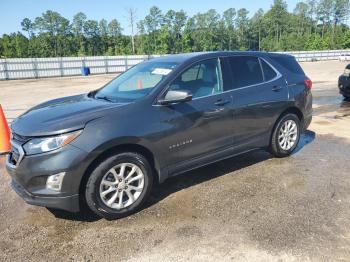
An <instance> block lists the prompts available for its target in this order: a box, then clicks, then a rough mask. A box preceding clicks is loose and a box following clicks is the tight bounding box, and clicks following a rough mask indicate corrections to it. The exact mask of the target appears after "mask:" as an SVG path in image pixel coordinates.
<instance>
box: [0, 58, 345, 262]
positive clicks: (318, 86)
mask: <svg viewBox="0 0 350 262" xmlns="http://www.w3.org/2000/svg"><path fill="white" fill-rule="evenodd" d="M302 66H303V67H304V69H305V71H306V72H307V74H308V75H309V76H310V77H311V78H312V79H313V81H314V87H313V94H314V120H313V123H312V125H311V126H310V128H309V130H308V131H307V132H306V134H304V135H303V137H302V140H301V142H300V144H299V147H298V150H297V152H296V153H295V154H294V155H293V156H291V157H289V158H286V159H274V158H271V156H270V155H269V154H267V153H265V152H263V151H257V152H252V153H249V154H245V155H243V156H239V157H234V158H232V159H228V160H225V161H222V162H219V163H217V164H213V165H210V166H208V167H205V168H201V169H198V170H196V171H192V172H189V173H186V174H184V175H181V176H179V177H176V178H172V179H170V180H168V181H167V182H166V183H165V184H163V185H162V187H161V188H158V189H157V190H155V192H153V194H152V197H151V200H150V201H149V202H148V205H147V207H146V208H145V209H143V210H142V211H141V212H139V213H138V214H136V215H133V216H130V217H128V218H125V219H121V220H118V221H106V220H103V219H100V220H97V219H95V218H93V217H89V216H79V215H69V214H67V213H64V212H62V213H57V212H56V213H55V214H53V213H51V212H50V211H48V210H47V209H45V208H40V207H33V206H29V205H26V204H25V203H23V201H22V200H21V199H20V198H19V197H18V196H17V195H16V194H15V193H14V192H13V191H12V190H11V189H10V188H9V185H8V184H9V181H10V179H9V177H8V175H7V174H6V171H5V169H4V162H3V160H2V161H0V221H1V222H0V236H1V237H0V261H1V260H8V261H10V260H11V261H23V260H28V261H30V260H32V261H48V260H58V261H61V260H63V261H66V260H79V261H95V260H105V259H113V260H117V261H119V260H130V261H159V260H162V261H187V260H195V261H206V260H210V261H213V260H214V259H215V260H220V261H229V260H235V261H248V260H249V261H281V260H282V261H336V260H338V261H350V177H349V174H350V172H349V170H350V161H349V156H350V102H346V101H343V99H342V97H341V96H339V95H338V91H337V83H336V81H337V77H338V75H339V74H340V73H341V72H342V71H343V69H344V67H345V64H344V63H340V62H336V61H334V62H315V63H304V64H303V65H302ZM111 78H112V76H110V75H108V76H93V77H88V78H82V77H78V78H56V79H44V80H24V81H7V82H0V103H1V104H2V105H3V107H4V108H5V113H6V115H7V116H8V118H9V121H11V120H12V119H13V118H14V117H16V116H18V115H19V114H20V113H21V112H23V111H24V110H26V109H28V108H29V107H30V106H33V105H35V104H37V103H39V102H42V101H44V100H48V99H50V98H54V97H60V96H64V95H71V94H76V93H81V92H86V91H88V90H92V89H94V88H96V87H99V86H101V85H102V84H103V83H105V82H106V81H108V80H109V79H111Z"/></svg>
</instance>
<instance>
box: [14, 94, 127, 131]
mask: <svg viewBox="0 0 350 262" xmlns="http://www.w3.org/2000/svg"><path fill="white" fill-rule="evenodd" d="M122 105H125V104H117V103H111V102H108V101H105V100H100V99H94V98H91V97H89V96H87V95H77V96H70V97H64V98H59V99H55V100H51V101H48V102H45V103H42V104H40V105H38V106H35V107H33V108H31V109H30V110H28V111H27V112H25V113H24V114H22V115H21V116H20V117H18V118H17V119H15V120H14V121H13V122H12V125H11V130H12V131H13V132H14V133H16V134H18V135H20V136H48V135H56V134H61V133H66V132H70V131H74V130H78V129H81V128H84V126H85V124H86V123H87V122H89V121H91V120H94V119H97V118H100V117H103V116H104V115H106V114H107V112H110V110H111V109H113V108H116V107H120V106H122Z"/></svg>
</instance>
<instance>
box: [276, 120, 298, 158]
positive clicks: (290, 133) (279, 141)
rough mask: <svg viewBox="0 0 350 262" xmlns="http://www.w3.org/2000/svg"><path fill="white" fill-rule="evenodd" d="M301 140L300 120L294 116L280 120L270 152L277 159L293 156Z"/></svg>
mask: <svg viewBox="0 0 350 262" xmlns="http://www.w3.org/2000/svg"><path fill="white" fill-rule="evenodd" d="M299 139H300V120H299V118H298V117H297V116H296V115H294V114H287V115H284V116H283V117H282V118H280V119H279V120H278V122H277V124H276V126H275V129H274V131H273V133H272V137H271V143H270V152H271V153H272V154H273V155H274V156H276V157H286V156H289V155H291V154H292V152H293V151H294V149H295V148H296V147H297V145H298V143H299Z"/></svg>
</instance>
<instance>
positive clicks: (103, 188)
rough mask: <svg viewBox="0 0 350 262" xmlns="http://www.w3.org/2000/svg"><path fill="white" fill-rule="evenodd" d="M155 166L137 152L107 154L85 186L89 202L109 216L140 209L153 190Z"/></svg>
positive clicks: (97, 211) (96, 209) (125, 213)
mask: <svg viewBox="0 0 350 262" xmlns="http://www.w3.org/2000/svg"><path fill="white" fill-rule="evenodd" d="M152 183H153V175H152V168H151V166H150V165H149V163H148V161H147V159H146V158H144V157H143V156H142V155H140V154H137V153H121V154H118V155H115V156H112V157H110V158H107V159H106V160H104V161H103V162H102V163H100V164H99V165H98V166H97V167H96V168H95V169H94V171H93V172H92V173H91V175H90V177H89V179H88V181H87V184H86V190H85V198H86V203H87V205H88V206H89V208H90V209H91V210H92V211H93V212H95V213H96V214H97V215H99V216H102V217H104V218H107V219H116V218H121V217H125V216H128V215H130V214H132V213H135V212H136V211H138V210H139V209H140V207H141V206H142V204H143V203H144V202H145V201H146V199H147V197H148V196H149V194H150V191H151V188H152Z"/></svg>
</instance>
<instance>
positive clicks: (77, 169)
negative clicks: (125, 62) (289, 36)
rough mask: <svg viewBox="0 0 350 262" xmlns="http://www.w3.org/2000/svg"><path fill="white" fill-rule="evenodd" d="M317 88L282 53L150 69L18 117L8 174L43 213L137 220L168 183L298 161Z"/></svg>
mask: <svg viewBox="0 0 350 262" xmlns="http://www.w3.org/2000/svg"><path fill="white" fill-rule="evenodd" d="M311 86H312V82H311V81H310V80H309V79H308V78H307V77H306V76H305V74H304V72H303V70H302V69H301V67H300V66H299V64H298V63H297V62H296V60H295V58H294V57H292V56H288V55H282V54H271V53H263V52H209V53H192V54H181V55H172V56H166V57H160V58H156V59H152V60H149V61H146V62H143V63H140V64H138V65H136V66H134V67H133V68H131V69H129V70H128V71H127V72H125V73H123V74H121V75H120V76H118V77H117V78H115V79H114V80H112V81H111V82H109V83H108V84H106V85H105V86H104V87H102V88H101V89H99V90H96V91H93V92H90V93H88V94H83V95H77V96H71V97H65V98H60V99H55V100H52V101H49V102H45V103H43V104H40V105H38V106H36V107H34V108H32V109H30V110H29V111H27V112H26V113H24V114H23V115H21V116H20V117H18V118H17V119H16V120H15V121H14V122H13V123H12V125H11V132H12V139H11V144H12V151H11V153H10V154H9V155H8V156H7V165H6V166H7V170H8V172H9V173H10V175H11V176H12V187H13V189H14V190H15V191H16V192H17V193H18V194H19V195H20V196H21V197H22V198H23V199H24V200H25V201H26V202H27V203H30V204H34V205H40V206H45V207H50V208H54V209H55V208H56V209H63V210H68V211H72V212H78V211H79V210H81V207H82V206H88V207H89V208H90V209H91V210H92V211H94V212H95V213H96V214H98V215H99V216H102V217H105V218H108V219H114V218H119V217H122V216H126V215H129V214H131V213H133V212H135V211H137V210H138V209H139V208H140V207H141V206H142V204H143V203H144V202H145V200H146V199H147V197H148V196H149V194H150V191H151V189H152V185H153V184H154V183H155V182H160V183H161V182H163V181H164V180H165V179H167V178H168V177H172V176H175V175H177V174H180V173H183V172H185V171H189V170H191V169H194V168H198V167H201V166H204V165H208V164H210V163H213V162H215V161H219V160H222V159H225V158H229V157H231V156H234V155H238V154H241V153H243V152H247V151H250V150H254V149H261V148H262V149H268V150H269V151H270V152H271V153H272V154H273V155H275V156H276V157H285V156H288V155H290V154H291V153H292V152H293V150H294V149H295V148H296V146H297V144H298V141H299V137H300V134H301V133H302V132H303V131H304V130H305V129H306V128H307V127H308V126H309V124H310V122H311V118H312V95H311V90H310V89H311ZM86 204H87V205H86Z"/></svg>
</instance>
